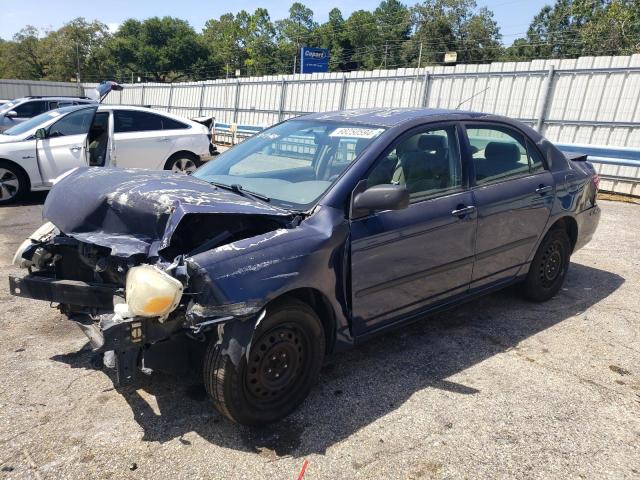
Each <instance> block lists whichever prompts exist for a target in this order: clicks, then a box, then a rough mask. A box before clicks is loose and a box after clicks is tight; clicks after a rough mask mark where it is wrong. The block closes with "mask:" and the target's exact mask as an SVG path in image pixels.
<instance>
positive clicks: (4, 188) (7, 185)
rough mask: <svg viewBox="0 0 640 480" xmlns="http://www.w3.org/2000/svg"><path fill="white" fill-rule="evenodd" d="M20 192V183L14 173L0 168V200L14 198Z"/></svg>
mask: <svg viewBox="0 0 640 480" xmlns="http://www.w3.org/2000/svg"><path fill="white" fill-rule="evenodd" d="M18 190H20V181H19V180H18V177H17V176H16V174H15V173H13V172H12V171H11V170H8V169H6V168H0V200H9V199H11V198H14V197H15V196H16V195H17V194H18Z"/></svg>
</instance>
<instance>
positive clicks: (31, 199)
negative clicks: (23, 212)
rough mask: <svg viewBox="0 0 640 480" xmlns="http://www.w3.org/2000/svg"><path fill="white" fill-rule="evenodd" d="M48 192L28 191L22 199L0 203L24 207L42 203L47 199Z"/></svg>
mask: <svg viewBox="0 0 640 480" xmlns="http://www.w3.org/2000/svg"><path fill="white" fill-rule="evenodd" d="M48 193H49V192H48V191H45V192H29V193H28V194H26V195H25V196H24V197H23V198H22V199H20V200H19V201H17V202H13V203H7V204H5V205H1V206H0V208H2V207H25V206H29V205H42V204H43V203H44V201H45V200H46V199H47V194H48Z"/></svg>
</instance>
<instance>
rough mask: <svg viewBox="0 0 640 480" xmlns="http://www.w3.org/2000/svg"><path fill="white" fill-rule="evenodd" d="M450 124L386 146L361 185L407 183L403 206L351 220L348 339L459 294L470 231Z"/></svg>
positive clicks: (471, 214)
mask: <svg viewBox="0 0 640 480" xmlns="http://www.w3.org/2000/svg"><path fill="white" fill-rule="evenodd" d="M460 133H461V132H460V130H459V128H458V127H456V125H455V124H444V125H438V126H429V127H426V126H424V127H420V128H418V129H414V130H412V131H410V132H408V133H407V134H405V135H403V136H402V137H401V138H400V139H398V140H397V141H396V142H394V144H392V145H391V146H390V149H388V150H387V152H386V153H385V154H383V156H382V157H381V158H380V159H379V160H378V161H377V163H376V164H375V165H374V167H373V168H372V170H371V171H370V172H369V174H368V176H367V178H366V182H367V188H368V187H371V186H373V185H379V184H387V183H393V184H400V185H405V186H406V187H407V188H408V190H409V192H410V197H411V202H410V205H409V206H408V207H407V208H406V209H402V210H396V211H382V212H374V213H372V214H370V215H367V216H365V217H362V218H357V219H352V220H351V287H352V288H351V295H352V309H353V311H352V313H353V325H354V334H355V335H361V334H363V333H368V332H371V331H373V330H377V329H379V328H382V327H385V326H386V325H388V324H390V323H392V322H394V321H396V320H398V319H399V318H400V317H403V316H406V315H409V314H411V313H414V312H417V311H420V310H423V309H425V308H428V307H430V306H433V305H435V304H437V303H439V302H443V301H445V300H446V299H447V298H450V297H452V296H455V295H459V294H464V293H465V292H466V291H467V289H468V287H469V282H470V280H471V274H472V269H473V252H474V242H475V230H476V214H475V208H474V206H473V196H472V194H471V192H470V191H469V189H468V188H467V187H466V180H465V176H464V175H463V164H462V156H461V154H460V144H459V137H460Z"/></svg>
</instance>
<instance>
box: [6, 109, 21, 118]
mask: <svg viewBox="0 0 640 480" xmlns="http://www.w3.org/2000/svg"><path fill="white" fill-rule="evenodd" d="M4 116H5V117H6V118H16V117H17V116H18V112H16V111H15V110H9V111H8V112H7V113H5V114H4Z"/></svg>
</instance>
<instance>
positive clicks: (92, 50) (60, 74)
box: [41, 17, 110, 81]
mask: <svg viewBox="0 0 640 480" xmlns="http://www.w3.org/2000/svg"><path fill="white" fill-rule="evenodd" d="M109 37H110V34H109V30H108V28H107V26H106V25H105V24H104V23H101V22H99V21H97V20H94V21H93V22H87V20H85V19H84V18H82V17H79V18H76V19H74V20H72V21H70V22H69V23H66V24H65V25H64V26H63V27H62V28H60V29H58V30H56V31H53V32H51V33H49V34H48V35H47V36H46V37H44V38H43V39H42V40H41V42H42V44H43V46H44V48H45V49H46V51H47V52H48V55H47V62H48V67H47V77H48V78H50V79H55V80H64V81H69V80H72V79H75V77H76V72H77V71H78V65H79V67H80V74H81V78H82V80H85V81H100V80H102V79H104V78H103V77H104V76H107V75H108V73H109V70H110V65H109V64H108V63H105V60H106V59H105V58H104V55H102V53H103V49H104V47H105V44H106V42H107V40H108V39H109Z"/></svg>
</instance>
